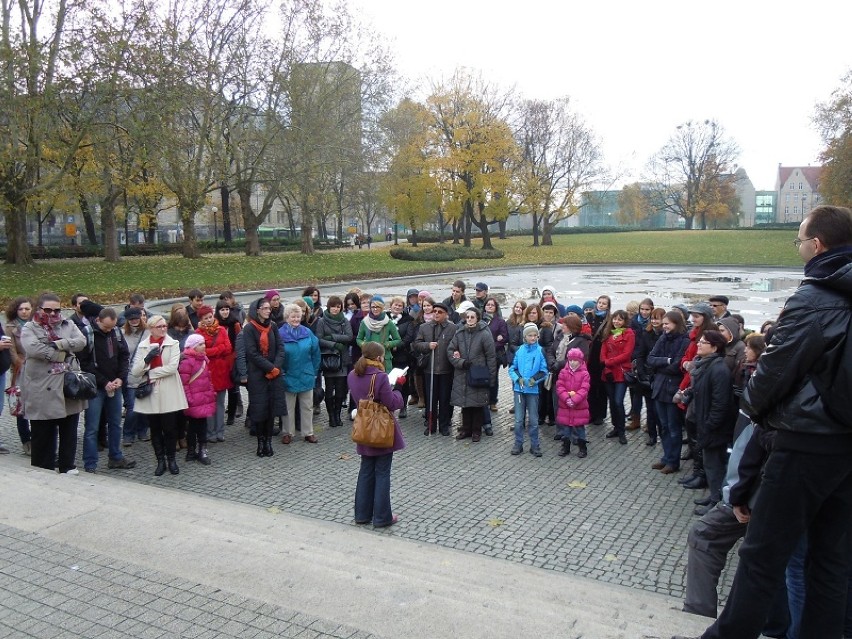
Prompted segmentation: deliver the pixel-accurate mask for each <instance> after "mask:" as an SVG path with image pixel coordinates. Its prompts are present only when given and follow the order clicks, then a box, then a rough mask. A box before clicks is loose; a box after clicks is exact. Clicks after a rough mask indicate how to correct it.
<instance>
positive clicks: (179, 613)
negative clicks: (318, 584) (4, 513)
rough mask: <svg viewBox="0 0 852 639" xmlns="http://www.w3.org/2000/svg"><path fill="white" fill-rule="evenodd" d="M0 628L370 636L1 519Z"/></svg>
mask: <svg viewBox="0 0 852 639" xmlns="http://www.w3.org/2000/svg"><path fill="white" fill-rule="evenodd" d="M0 636H3V637H21V638H24V637H34V638H39V639H41V638H42V637H51V639H77V638H79V637H86V638H87V639H96V638H98V637H103V638H105V639H106V638H110V639H112V638H114V637H134V638H140V639H160V638H163V639H165V638H166V637H193V638H197V639H215V638H222V637H240V638H241V639H242V638H246V639H274V638H276V637H299V638H300V639H320V638H323V637H328V638H340V639H369V638H370V637H375V635H371V634H368V633H365V632H362V631H358V630H356V629H354V628H348V627H346V626H341V625H338V624H335V623H333V622H329V621H326V620H322V619H315V618H310V617H308V616H306V615H304V614H301V613H297V612H293V611H288V610H286V609H284V608H280V607H278V606H273V605H270V604H268V603H265V602H261V601H253V600H251V599H247V598H245V597H241V596H238V595H234V594H231V593H228V592H227V591H224V590H220V589H218V588H212V587H209V586H204V585H201V584H194V583H191V582H189V581H186V580H183V579H179V578H175V577H172V576H170V575H165V574H162V573H159V572H157V571H155V570H149V569H143V568H139V567H137V566H134V565H132V564H127V563H122V562H118V561H115V560H114V559H111V558H107V557H105V556H101V555H98V554H96V553H90V552H86V551H83V550H80V549H78V548H72V547H69V546H66V545H64V544H58V543H56V542H54V541H51V540H48V539H45V538H43V537H40V536H39V535H37V534H31V533H28V532H23V531H20V530H17V529H15V528H11V527H9V526H3V525H0Z"/></svg>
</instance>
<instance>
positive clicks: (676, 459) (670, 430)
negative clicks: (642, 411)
mask: <svg viewBox="0 0 852 639" xmlns="http://www.w3.org/2000/svg"><path fill="white" fill-rule="evenodd" d="M653 401H654V402H655V404H654V405H655V406H656V407H657V419H658V420H659V423H660V442H661V443H662V444H663V456H662V457H661V458H660V461H661V462H662V463H664V464H665V465H666V466H671V467H672V468H680V447H681V442H682V441H683V411H682V410H681V409H680V408H678V407H677V404H672V403H671V402H661V401H659V400H653Z"/></svg>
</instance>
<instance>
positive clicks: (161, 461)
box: [154, 456, 166, 477]
mask: <svg viewBox="0 0 852 639" xmlns="http://www.w3.org/2000/svg"><path fill="white" fill-rule="evenodd" d="M165 472H166V458H165V457H162V456H160V457H157V468H156V469H155V470H154V475H156V476H157V477H160V476H162V474H163V473H165Z"/></svg>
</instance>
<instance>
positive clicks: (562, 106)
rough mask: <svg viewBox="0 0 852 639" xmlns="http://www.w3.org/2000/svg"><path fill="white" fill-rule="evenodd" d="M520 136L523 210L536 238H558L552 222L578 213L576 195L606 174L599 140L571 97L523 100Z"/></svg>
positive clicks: (519, 179)
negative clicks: (572, 104) (570, 100)
mask: <svg viewBox="0 0 852 639" xmlns="http://www.w3.org/2000/svg"><path fill="white" fill-rule="evenodd" d="M518 119H519V123H518V127H517V131H516V138H517V140H518V144H519V146H520V147H521V151H522V159H521V161H520V163H519V166H518V167H517V170H516V178H515V185H516V186H515V189H516V194H517V196H518V200H519V209H520V211H521V212H526V213H529V214H531V215H532V216H533V244H534V245H536V246H537V245H538V231H539V226H541V231H542V244H543V245H546V246H549V245H552V244H553V239H552V232H553V228H554V227H555V226H556V225H557V224H558V223H559V222H561V221H562V220H565V219H567V218H569V217H571V216H572V215H575V214H576V213H577V210H578V208H577V201H576V200H577V197H578V196H579V194H580V193H581V192H582V191H585V190H588V189H591V188H592V187H593V186H594V185H595V184H596V183H600V182H601V181H603V180H605V179H607V177H608V175H607V171H606V168H605V166H604V163H603V156H602V153H601V148H600V143H599V141H598V140H597V138H596V137H595V135H594V133H593V132H592V130H591V129H590V128H589V127H588V126H587V125H586V124H585V123H584V122H583V120H582V118H581V117H580V116H579V115H578V114H576V113H574V112H573V111H571V108H570V104H569V100H568V98H560V99H557V100H551V101H544V100H526V101H524V102H522V103H521V104H520V108H519V118H518Z"/></svg>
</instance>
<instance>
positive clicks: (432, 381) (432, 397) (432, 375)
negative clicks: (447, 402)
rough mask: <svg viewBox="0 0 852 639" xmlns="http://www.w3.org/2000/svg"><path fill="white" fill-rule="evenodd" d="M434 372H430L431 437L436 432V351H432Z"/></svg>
mask: <svg viewBox="0 0 852 639" xmlns="http://www.w3.org/2000/svg"><path fill="white" fill-rule="evenodd" d="M431 360H432V370H431V371H430V372H429V407H428V410H429V436H430V437H431V436H432V434H433V433H434V432H435V430H436V429H435V408H434V407H435V404H436V402H435V349H434V348H433V349H432V355H431Z"/></svg>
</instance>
